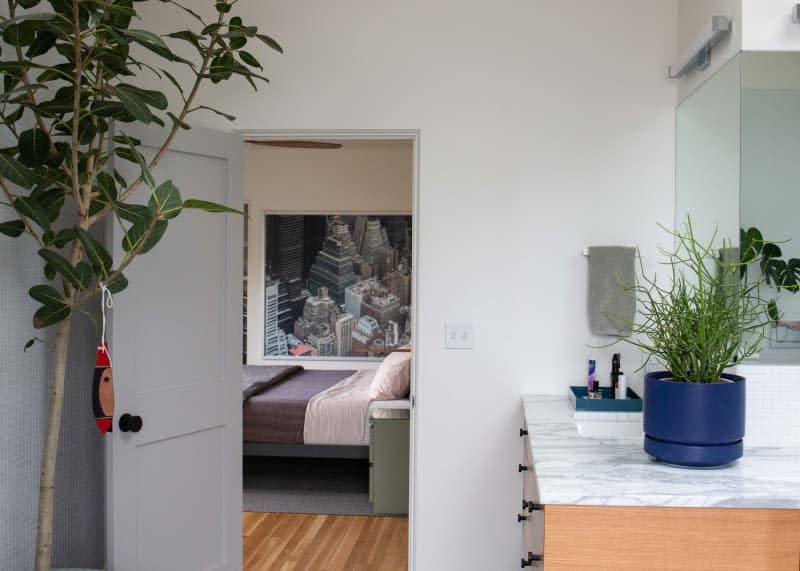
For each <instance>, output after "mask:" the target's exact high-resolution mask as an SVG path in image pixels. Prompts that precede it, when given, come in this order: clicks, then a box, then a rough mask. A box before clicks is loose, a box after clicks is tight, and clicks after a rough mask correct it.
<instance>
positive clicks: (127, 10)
mask: <svg viewBox="0 0 800 571" xmlns="http://www.w3.org/2000/svg"><path fill="white" fill-rule="evenodd" d="M107 7H108V9H109V10H110V11H111V17H110V21H109V24H110V25H112V26H113V27H115V28H117V29H119V30H124V29H126V28H127V27H128V26H130V24H131V19H132V18H133V17H134V16H136V11H135V10H134V9H133V2H132V1H131V0H114V3H113V4H112V5H111V6H107Z"/></svg>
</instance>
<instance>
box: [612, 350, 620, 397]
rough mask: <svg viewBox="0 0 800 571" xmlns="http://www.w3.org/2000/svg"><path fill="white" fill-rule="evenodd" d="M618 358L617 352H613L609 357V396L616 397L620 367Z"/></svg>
mask: <svg viewBox="0 0 800 571" xmlns="http://www.w3.org/2000/svg"><path fill="white" fill-rule="evenodd" d="M620 359H621V355H620V354H619V353H614V356H613V357H611V398H612V399H613V398H617V396H616V393H617V385H618V384H619V375H620V373H621V371H620V370H619V367H620Z"/></svg>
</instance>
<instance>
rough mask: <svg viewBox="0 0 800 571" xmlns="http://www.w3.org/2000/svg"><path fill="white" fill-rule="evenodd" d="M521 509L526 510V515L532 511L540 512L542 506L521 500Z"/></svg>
mask: <svg viewBox="0 0 800 571" xmlns="http://www.w3.org/2000/svg"><path fill="white" fill-rule="evenodd" d="M522 509H523V510H528V513H531V512H533V511H542V510H543V509H544V506H543V505H542V504H537V503H536V502H529V501H527V500H522Z"/></svg>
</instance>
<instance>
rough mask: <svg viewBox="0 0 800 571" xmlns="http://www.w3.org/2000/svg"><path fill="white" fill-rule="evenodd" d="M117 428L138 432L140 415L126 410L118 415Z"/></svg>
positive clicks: (140, 426) (140, 422)
mask: <svg viewBox="0 0 800 571" xmlns="http://www.w3.org/2000/svg"><path fill="white" fill-rule="evenodd" d="M119 429H120V430H121V431H122V432H139V431H140V430H141V429H142V417H141V416H135V415H132V414H128V413H127V412H126V413H125V414H123V415H122V416H120V417H119Z"/></svg>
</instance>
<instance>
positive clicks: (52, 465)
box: [35, 317, 72, 571]
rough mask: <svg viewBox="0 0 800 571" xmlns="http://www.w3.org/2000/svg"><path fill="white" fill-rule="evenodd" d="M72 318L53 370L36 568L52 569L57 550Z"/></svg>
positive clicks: (59, 339)
mask: <svg viewBox="0 0 800 571" xmlns="http://www.w3.org/2000/svg"><path fill="white" fill-rule="evenodd" d="M71 321H72V319H71V317H67V318H66V319H65V320H64V321H62V322H60V323H59V324H58V326H57V328H56V342H55V349H54V353H53V370H52V372H51V375H50V376H51V386H50V399H49V405H48V410H47V426H46V428H45V437H44V449H43V450H42V464H41V471H40V476H39V512H38V518H37V526H36V534H37V538H36V568H35V569H36V571H50V564H51V560H52V551H53V499H54V495H55V487H56V456H57V452H58V435H59V432H60V429H61V413H62V411H63V408H64V379H65V377H66V372H67V352H68V349H69V328H70V322H71Z"/></svg>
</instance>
